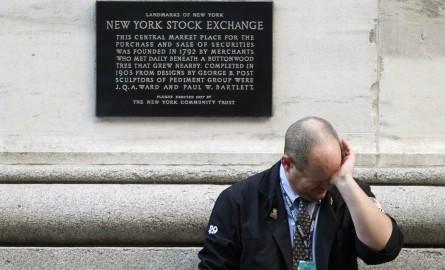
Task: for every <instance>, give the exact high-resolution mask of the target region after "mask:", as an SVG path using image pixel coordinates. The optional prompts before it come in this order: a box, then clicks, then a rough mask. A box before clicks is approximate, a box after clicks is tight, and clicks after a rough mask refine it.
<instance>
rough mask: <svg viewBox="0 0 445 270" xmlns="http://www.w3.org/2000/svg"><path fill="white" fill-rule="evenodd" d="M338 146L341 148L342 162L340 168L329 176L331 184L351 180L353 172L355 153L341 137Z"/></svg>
mask: <svg viewBox="0 0 445 270" xmlns="http://www.w3.org/2000/svg"><path fill="white" fill-rule="evenodd" d="M340 147H341V149H342V164H341V167H340V169H338V171H337V172H336V173H335V174H334V175H333V176H332V177H331V184H333V185H338V184H340V183H342V182H344V181H348V180H353V178H352V174H353V172H354V165H355V153H354V151H353V150H352V149H351V146H349V144H348V143H347V142H346V141H345V140H343V139H342V140H341V142H340Z"/></svg>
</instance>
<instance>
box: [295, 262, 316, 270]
mask: <svg viewBox="0 0 445 270" xmlns="http://www.w3.org/2000/svg"><path fill="white" fill-rule="evenodd" d="M298 270H316V267H315V263H314V262H307V261H300V262H299V263H298Z"/></svg>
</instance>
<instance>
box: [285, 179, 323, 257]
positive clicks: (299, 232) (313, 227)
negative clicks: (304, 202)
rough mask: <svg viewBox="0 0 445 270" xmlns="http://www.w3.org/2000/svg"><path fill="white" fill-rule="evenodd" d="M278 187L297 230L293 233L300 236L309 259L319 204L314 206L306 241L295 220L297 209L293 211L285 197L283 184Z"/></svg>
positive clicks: (290, 203)
mask: <svg viewBox="0 0 445 270" xmlns="http://www.w3.org/2000/svg"><path fill="white" fill-rule="evenodd" d="M280 186H281V192H282V193H283V195H284V201H285V202H286V205H287V207H288V208H289V212H290V215H291V217H292V219H293V220H294V222H295V226H296V228H297V230H296V232H295V233H298V234H299V235H300V236H301V238H302V239H303V243H304V245H305V249H306V257H307V258H310V256H309V255H310V254H309V246H310V244H311V241H312V239H313V237H314V231H315V219H316V218H317V213H318V210H319V208H320V203H319V202H317V204H316V205H315V209H314V211H313V212H312V218H311V229H310V232H309V239H308V237H307V235H304V233H303V230H302V229H301V226H300V224H299V221H298V218H297V217H298V214H297V213H296V212H297V209H295V205H294V204H293V203H292V200H291V199H290V197H289V195H287V193H286V191H285V190H284V187H283V183H282V182H281V181H280Z"/></svg>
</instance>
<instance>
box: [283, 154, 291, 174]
mask: <svg viewBox="0 0 445 270" xmlns="http://www.w3.org/2000/svg"><path fill="white" fill-rule="evenodd" d="M281 164H282V165H283V168H284V170H285V171H289V169H290V168H291V167H292V159H291V158H290V157H289V156H288V155H287V154H284V155H283V156H282V157H281Z"/></svg>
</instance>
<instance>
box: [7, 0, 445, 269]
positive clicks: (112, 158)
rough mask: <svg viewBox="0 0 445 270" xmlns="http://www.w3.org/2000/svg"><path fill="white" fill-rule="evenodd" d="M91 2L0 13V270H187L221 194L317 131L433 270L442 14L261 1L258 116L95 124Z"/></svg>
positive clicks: (438, 259) (441, 198)
mask: <svg viewBox="0 0 445 270" xmlns="http://www.w3.org/2000/svg"><path fill="white" fill-rule="evenodd" d="M94 7H95V2H94V1H91V0H79V1H48V0H23V1H12V0H3V1H2V2H1V3H0V23H1V25H2V27H0V59H1V61H2V62H1V63H2V64H1V65H0V74H1V77H0V187H1V188H0V209H1V213H2V214H1V215H0V243H1V247H0V268H2V269H79V268H82V269H193V268H195V267H196V263H197V258H196V254H197V251H198V250H199V247H200V245H201V244H202V239H203V238H202V237H203V231H204V228H205V225H206V222H207V218H208V215H209V213H210V210H211V208H212V206H213V202H214V200H215V199H216V197H217V195H218V194H219V192H221V190H222V189H224V188H225V187H226V186H227V185H228V184H230V183H233V182H235V181H238V180H240V179H242V178H244V177H246V176H247V175H250V174H252V173H255V172H259V171H261V170H263V169H265V168H267V167H269V166H270V165H271V164H273V163H274V162H275V161H276V160H278V158H279V157H280V154H281V152H282V148H283V134H284V132H285V130H286V128H287V127H288V125H289V124H290V123H292V122H293V121H295V120H296V119H298V118H301V117H304V116H308V115H317V116H320V117H324V118H326V119H328V120H329V121H331V122H332V123H333V124H334V125H335V126H336V127H337V129H338V131H339V132H340V134H341V136H342V137H344V138H346V139H348V140H349V141H350V142H351V144H352V145H353V146H354V148H355V149H356V151H357V152H358V161H357V163H358V164H357V170H356V176H357V177H360V178H362V179H364V180H366V181H368V182H369V183H371V184H372V185H373V189H374V191H375V193H376V194H377V196H378V197H379V198H380V200H381V202H382V204H383V205H384V207H385V208H386V209H387V211H388V212H389V213H391V214H392V215H393V216H394V217H396V219H397V220H398V221H399V223H400V226H401V228H402V230H403V232H404V233H405V236H406V246H407V248H406V249H404V250H403V251H402V254H401V256H400V257H399V258H398V259H397V260H396V261H394V262H392V263H390V264H386V265H383V266H379V267H365V266H363V269H419V268H420V267H424V268H427V269H443V268H445V251H444V249H443V247H444V246H445V234H444V230H443V223H444V221H445V214H443V211H441V207H440V206H441V205H442V204H443V203H445V195H444V194H445V192H444V190H443V189H444V186H445V180H444V179H445V167H444V164H445V155H444V153H445V151H444V150H445V126H444V125H443V123H444V122H445V121H444V120H445V119H444V117H445V114H444V113H443V106H442V104H444V103H445V102H444V101H445V100H444V99H445V95H444V94H443V91H442V88H443V87H444V86H445V79H444V76H443V70H445V62H444V58H443V57H444V52H445V50H444V49H445V48H444V47H445V43H444V40H445V39H444V38H443V35H444V31H443V30H444V28H445V21H444V20H445V19H444V18H445V10H444V8H445V4H443V3H442V1H440V0H404V1H398V0H385V1H380V0H374V1H370V0H364V1H353V0H346V1H341V2H332V1H319V0H315V1H306V2H304V1H293V0H276V1H274V13H273V16H274V19H273V20H274V22H273V23H274V30H273V32H274V37H273V38H274V42H273V45H274V50H273V59H274V60H273V78H274V81H273V116H272V117H270V118H243V117H235V118H222V117H220V118H218V117H212V118H204V117H168V118H167V117H160V118H154V117H143V118H97V117H95V115H94V110H95V108H94V104H95V20H94V19H95V10H94Z"/></svg>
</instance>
